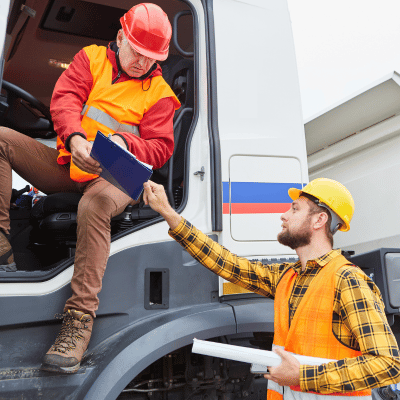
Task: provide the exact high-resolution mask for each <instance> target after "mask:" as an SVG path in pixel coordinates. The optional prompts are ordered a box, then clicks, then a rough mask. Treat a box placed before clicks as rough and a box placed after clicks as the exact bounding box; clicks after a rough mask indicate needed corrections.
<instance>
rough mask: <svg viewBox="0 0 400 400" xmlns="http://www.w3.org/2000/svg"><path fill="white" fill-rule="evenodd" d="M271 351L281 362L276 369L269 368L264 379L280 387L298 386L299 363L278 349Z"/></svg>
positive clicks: (287, 353)
mask: <svg viewBox="0 0 400 400" xmlns="http://www.w3.org/2000/svg"><path fill="white" fill-rule="evenodd" d="M273 351H274V353H276V354H278V356H280V357H281V358H282V362H281V363H280V364H279V365H278V366H277V367H269V368H268V371H269V373H268V374H265V375H264V378H266V379H270V380H271V381H274V382H276V383H277V384H278V385H281V386H298V385H300V363H299V362H298V361H297V360H296V359H295V358H294V357H293V356H292V355H291V354H290V353H289V352H287V351H285V350H283V349H280V348H279V347H278V348H275V349H274V350H273Z"/></svg>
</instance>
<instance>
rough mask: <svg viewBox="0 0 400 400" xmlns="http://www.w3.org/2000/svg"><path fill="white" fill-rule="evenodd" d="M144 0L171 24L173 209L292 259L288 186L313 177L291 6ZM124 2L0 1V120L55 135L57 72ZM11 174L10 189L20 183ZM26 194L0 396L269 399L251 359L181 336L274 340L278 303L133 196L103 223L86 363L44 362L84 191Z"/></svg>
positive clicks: (0, 291)
mask: <svg viewBox="0 0 400 400" xmlns="http://www.w3.org/2000/svg"><path fill="white" fill-rule="evenodd" d="M154 2H155V3H156V4H158V5H159V6H161V7H162V8H163V10H164V11H165V12H166V13H167V14H168V16H169V19H170V21H171V23H172V26H173V38H172V42H171V47H170V54H169V57H168V58H167V60H166V61H164V62H162V63H161V67H162V70H163V76H164V78H165V79H166V81H167V82H168V83H169V85H170V86H171V88H172V89H173V90H174V92H175V94H176V95H177V97H178V98H179V100H180V101H181V103H182V107H181V108H180V109H179V110H178V111H177V112H176V115H175V118H174V135H175V150H174V154H173V156H172V157H171V159H170V160H169V161H168V162H167V164H166V165H164V166H163V167H162V168H161V169H160V170H157V171H155V172H154V175H153V179H154V180H155V181H157V182H159V183H161V184H163V185H164V187H165V189H166V192H167V194H168V198H169V201H170V203H171V204H172V205H173V206H174V208H175V209H176V210H177V211H178V213H180V214H181V215H182V216H183V217H185V218H186V219H187V220H189V221H190V222H191V223H193V224H194V225H195V226H196V227H198V228H199V229H201V230H202V231H203V232H204V233H206V234H208V235H210V236H211V237H212V238H213V239H214V240H216V241H218V242H219V243H221V244H223V245H224V246H225V247H227V248H229V249H230V250H231V251H232V252H234V253H237V254H238V255H240V256H244V257H247V258H249V259H259V260H263V262H264V263H269V262H279V261H285V260H290V261H292V260H295V257H296V255H295V253H294V252H292V251H290V250H288V249H287V248H286V247H283V246H282V245H280V244H279V243H278V242H277V240H276V236H277V233H278V232H279V230H280V224H281V222H280V215H281V214H282V213H283V212H285V211H286V210H287V209H288V208H289V207H290V203H291V200H290V198H289V196H288V195H287V189H288V188H289V187H298V188H301V187H302V186H303V185H304V184H306V183H307V181H308V170H307V155H306V146H305V136H304V127H303V121H302V113H301V103H300V94H299V84H298V77H297V70H296V60H295V53H294V45H293V38H292V31H291V24H290V18H289V12H288V7H287V4H286V2H285V1H281V0H268V1H266V0H154ZM131 6H132V4H131V2H127V1H125V0H113V1H110V0H90V1H86V0H85V1H84V0H46V1H41V2H38V1H33V0H5V1H3V2H2V3H1V4H0V15H1V19H0V34H1V36H0V45H2V46H3V47H2V49H3V50H2V52H0V53H2V54H3V58H2V60H3V63H2V66H3V68H2V73H1V74H0V76H2V92H1V98H0V124H1V125H3V126H7V127H10V128H12V129H15V130H17V131H19V132H22V133H24V134H26V135H29V136H31V137H33V138H35V139H36V140H39V141H42V142H43V143H45V144H47V145H49V146H55V137H56V133H55V132H54V129H53V125H52V122H51V115H50V113H49V105H50V100H51V94H52V90H53V87H54V85H55V83H56V81H57V79H58V77H59V76H60V74H61V73H62V71H63V69H65V68H66V67H68V65H69V63H70V62H71V61H72V58H73V56H74V54H76V53H77V52H78V51H79V50H80V49H81V48H83V47H84V46H87V45H91V44H97V45H103V46H107V44H108V43H109V42H110V41H113V40H115V37H116V34H117V31H118V29H119V23H118V21H119V18H120V17H121V16H122V15H123V14H124V13H125V12H126V10H128V9H129V8H130V7H131ZM7 16H8V17H7ZM0 50H1V47H0ZM27 156H29V152H28V154H27ZM38 173H40V171H38ZM0 179H1V178H0ZM15 182H17V183H18V184H17V186H14V188H15V189H17V190H18V189H21V187H22V186H24V184H25V183H24V184H22V183H20V182H21V181H19V180H18V177H16V180H15ZM18 185H19V186H18ZM22 200H24V202H23V201H22ZM22 200H21V202H20V203H19V204H20V205H19V206H13V208H12V209H11V211H10V212H11V214H10V215H11V239H10V241H11V244H12V246H13V250H14V256H15V259H16V265H17V270H16V271H0V307H1V309H2V310H3V316H2V318H1V319H0V326H1V329H0V346H1V357H0V398H2V399H13V398H20V397H21V398H24V399H87V400H89V399H95V400H99V399H110V400H111V399H146V398H149V399H151V398H154V399H157V400H158V399H160V400H161V399H165V398H169V399H184V398H185V399H191V400H205V399H219V398H223V399H226V400H228V399H232V400H233V399H236V398H248V399H251V400H253V399H264V398H265V395H266V388H267V381H266V380H265V379H259V378H260V377H258V376H254V375H252V374H251V373H250V371H249V365H246V364H242V363H238V362H233V361H226V360H222V359H214V358H211V357H205V356H200V355H195V354H192V353H191V344H192V341H193V338H195V337H196V338H198V339H207V340H214V341H219V342H222V343H230V344H239V345H244V346H249V347H255V348H262V349H270V348H271V344H272V337H273V319H274V316H273V300H272V299H268V298H264V297H261V296H259V295H256V294H254V293H251V292H246V291H244V290H243V289H241V288H239V287H237V286H236V285H233V284H231V283H228V282H224V281H223V280H222V279H220V278H218V277H217V276H216V275H214V274H213V273H211V272H210V271H208V270H206V269H205V268H204V267H202V266H201V265H200V264H199V263H198V262H197V261H195V260H194V259H192V258H191V256H190V255H189V254H188V253H187V252H186V251H185V250H183V249H182V248H181V247H180V246H179V245H178V244H177V243H176V242H174V241H173V240H172V239H171V238H170V237H169V235H168V227H167V224H166V222H165V221H164V220H163V219H162V218H161V217H160V216H159V215H158V214H157V213H154V212H153V211H152V210H151V209H149V208H148V207H146V206H144V205H143V204H139V205H138V206H135V207H128V208H127V209H126V210H125V211H124V212H123V213H122V214H121V215H119V216H117V217H115V218H114V219H113V220H112V243H111V251H110V258H109V260H108V264H107V268H106V273H105V276H104V279H103V288H102V291H101V292H100V295H99V299H100V307H99V309H98V312H97V318H96V319H95V324H94V330H93V335H92V338H91V341H90V344H89V348H88V350H87V352H86V354H85V356H84V359H83V361H82V364H81V368H80V369H79V371H78V372H77V373H76V374H74V375H68V376H66V375H62V374H54V373H48V372H44V371H41V370H40V369H39V368H40V364H41V361H42V358H43V356H44V354H45V353H46V351H47V350H48V348H49V347H50V345H51V344H52V342H53V341H54V338H55V336H56V334H57V332H58V330H59V328H60V322H59V321H58V320H57V319H54V315H55V314H57V313H61V312H62V310H63V306H64V304H65V301H66V299H67V298H68V297H69V296H70V285H69V284H70V280H71V277H72V273H73V268H74V251H75V244H76V233H75V230H76V207H77V203H78V202H79V196H78V197H77V196H66V195H65V194H57V193H56V194H51V195H48V196H44V197H42V198H41V199H40V200H39V201H38V202H37V203H36V204H34V205H33V206H32V204H31V203H29V201H30V199H29V198H28V199H26V198H25V199H22Z"/></svg>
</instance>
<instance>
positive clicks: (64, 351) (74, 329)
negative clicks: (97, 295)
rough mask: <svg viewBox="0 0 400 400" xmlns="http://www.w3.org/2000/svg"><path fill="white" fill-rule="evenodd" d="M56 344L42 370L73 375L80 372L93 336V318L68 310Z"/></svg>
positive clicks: (48, 354) (45, 360)
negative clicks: (83, 358)
mask: <svg viewBox="0 0 400 400" xmlns="http://www.w3.org/2000/svg"><path fill="white" fill-rule="evenodd" d="M62 317H64V319H63V324H62V327H61V330H60V333H59V334H58V336H57V338H56V341H55V343H54V344H53V346H51V347H50V350H49V351H48V352H47V353H46V355H45V356H44V359H43V363H42V367H41V369H43V370H45V371H52V372H64V373H66V374H72V373H74V372H76V371H78V369H79V366H80V365H81V360H82V356H83V353H84V352H85V351H86V349H87V347H88V344H89V340H90V336H91V334H92V327H93V317H92V316H91V315H90V314H85V313H83V312H82V311H76V310H67V311H66V312H65V313H64V314H62Z"/></svg>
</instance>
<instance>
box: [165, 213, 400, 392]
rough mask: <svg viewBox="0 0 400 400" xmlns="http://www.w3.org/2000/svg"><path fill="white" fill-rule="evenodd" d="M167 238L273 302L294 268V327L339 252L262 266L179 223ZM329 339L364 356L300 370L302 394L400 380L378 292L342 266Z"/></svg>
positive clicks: (367, 280) (366, 279) (356, 271)
mask: <svg viewBox="0 0 400 400" xmlns="http://www.w3.org/2000/svg"><path fill="white" fill-rule="evenodd" d="M169 234H170V236H171V237H172V238H174V239H175V240H176V241H177V242H178V243H180V244H181V245H182V246H183V247H184V248H185V249H186V250H187V251H188V252H189V253H190V254H191V255H192V256H193V257H194V258H195V259H196V260H197V261H199V262H200V263H201V264H203V265H204V266H205V267H206V268H208V269H210V270H211V271H213V272H214V273H216V274H217V275H219V276H221V277H222V278H224V279H226V280H228V281H230V282H232V283H235V284H238V285H240V286H242V287H244V288H245V289H248V290H251V291H253V292H254V293H258V294H261V295H263V296H267V297H270V298H274V295H275V292H276V287H277V285H278V283H279V280H280V278H281V277H282V276H283V274H284V273H285V272H286V271H287V270H288V269H289V268H293V269H294V270H295V271H296V272H297V273H298V276H297V278H296V282H295V284H294V287H293V291H292V294H291V296H290V299H289V303H290V311H289V312H290V315H289V320H290V321H292V319H293V316H294V313H295V312H296V309H297V307H298V306H299V304H300V301H301V299H302V298H303V296H304V294H305V292H306V290H307V288H308V287H309V286H310V284H311V282H312V281H313V279H314V278H315V276H316V275H317V274H318V272H319V271H320V270H321V268H322V267H323V266H325V265H326V264H328V262H329V261H330V260H331V259H332V258H333V257H335V256H336V255H337V254H338V253H339V252H340V250H332V251H330V252H329V253H327V254H325V255H324V256H322V257H320V258H317V259H315V260H310V261H308V262H307V265H306V268H305V270H304V271H301V263H300V261H298V262H296V263H294V264H293V263H284V264H270V265H264V264H262V263H261V262H250V261H249V260H248V259H246V258H244V257H238V256H236V255H235V254H232V253H231V252H229V251H228V250H227V249H225V248H224V247H223V246H221V245H219V244H218V243H216V242H214V241H213V240H211V239H210V238H209V237H207V236H206V235H205V234H204V233H202V232H201V231H199V230H198V229H196V228H195V227H194V226H193V225H191V224H190V223H189V222H188V221H186V220H185V219H183V218H182V220H181V222H180V224H179V225H178V226H177V227H176V228H175V229H174V230H173V231H172V230H170V231H169ZM333 310H334V312H333V316H332V322H333V327H332V329H333V334H334V335H335V336H336V337H337V339H338V340H339V341H340V342H341V343H343V344H344V345H346V346H348V347H350V348H352V349H356V350H359V351H361V353H362V355H361V356H359V357H355V358H347V359H344V360H340V361H338V362H331V363H329V364H324V365H321V366H309V365H302V366H301V367H300V387H301V390H302V391H304V392H306V391H313V392H317V393H322V394H326V393H333V392H337V393H345V392H353V391H357V390H363V389H368V388H374V387H379V386H385V385H389V384H391V383H395V382H398V381H399V380H400V359H399V349H398V346H397V342H396V339H395V337H394V335H393V333H392V331H391V329H390V327H389V324H388V322H387V319H386V316H385V313H384V304H383V301H382V297H381V294H380V292H379V289H378V288H377V286H376V285H375V284H374V282H373V281H372V280H371V279H370V278H369V277H368V276H366V275H365V274H364V273H363V272H362V271H361V269H360V268H358V267H356V266H353V267H349V266H344V267H342V268H340V269H339V270H338V272H337V273H336V289H335V297H334V306H333Z"/></svg>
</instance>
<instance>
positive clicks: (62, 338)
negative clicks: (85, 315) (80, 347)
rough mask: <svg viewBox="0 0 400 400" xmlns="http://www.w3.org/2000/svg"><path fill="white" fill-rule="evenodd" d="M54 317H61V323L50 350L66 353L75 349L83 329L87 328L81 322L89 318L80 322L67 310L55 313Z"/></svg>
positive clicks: (87, 320)
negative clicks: (62, 312)
mask: <svg viewBox="0 0 400 400" xmlns="http://www.w3.org/2000/svg"><path fill="white" fill-rule="evenodd" d="M55 318H57V319H63V324H62V327H61V330H60V332H59V334H58V335H57V338H56V340H55V343H54V344H53V346H52V349H51V350H52V351H57V352H59V353H66V352H67V351H69V350H73V349H75V348H76V343H77V342H78V341H79V340H81V339H83V336H82V334H83V331H84V330H85V329H87V328H88V326H87V325H85V324H84V323H83V322H89V321H90V320H89V319H85V320H84V321H83V322H81V321H79V320H77V319H75V318H74V317H73V315H72V314H71V313H70V312H68V311H67V312H65V313H64V314H56V315H55Z"/></svg>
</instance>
